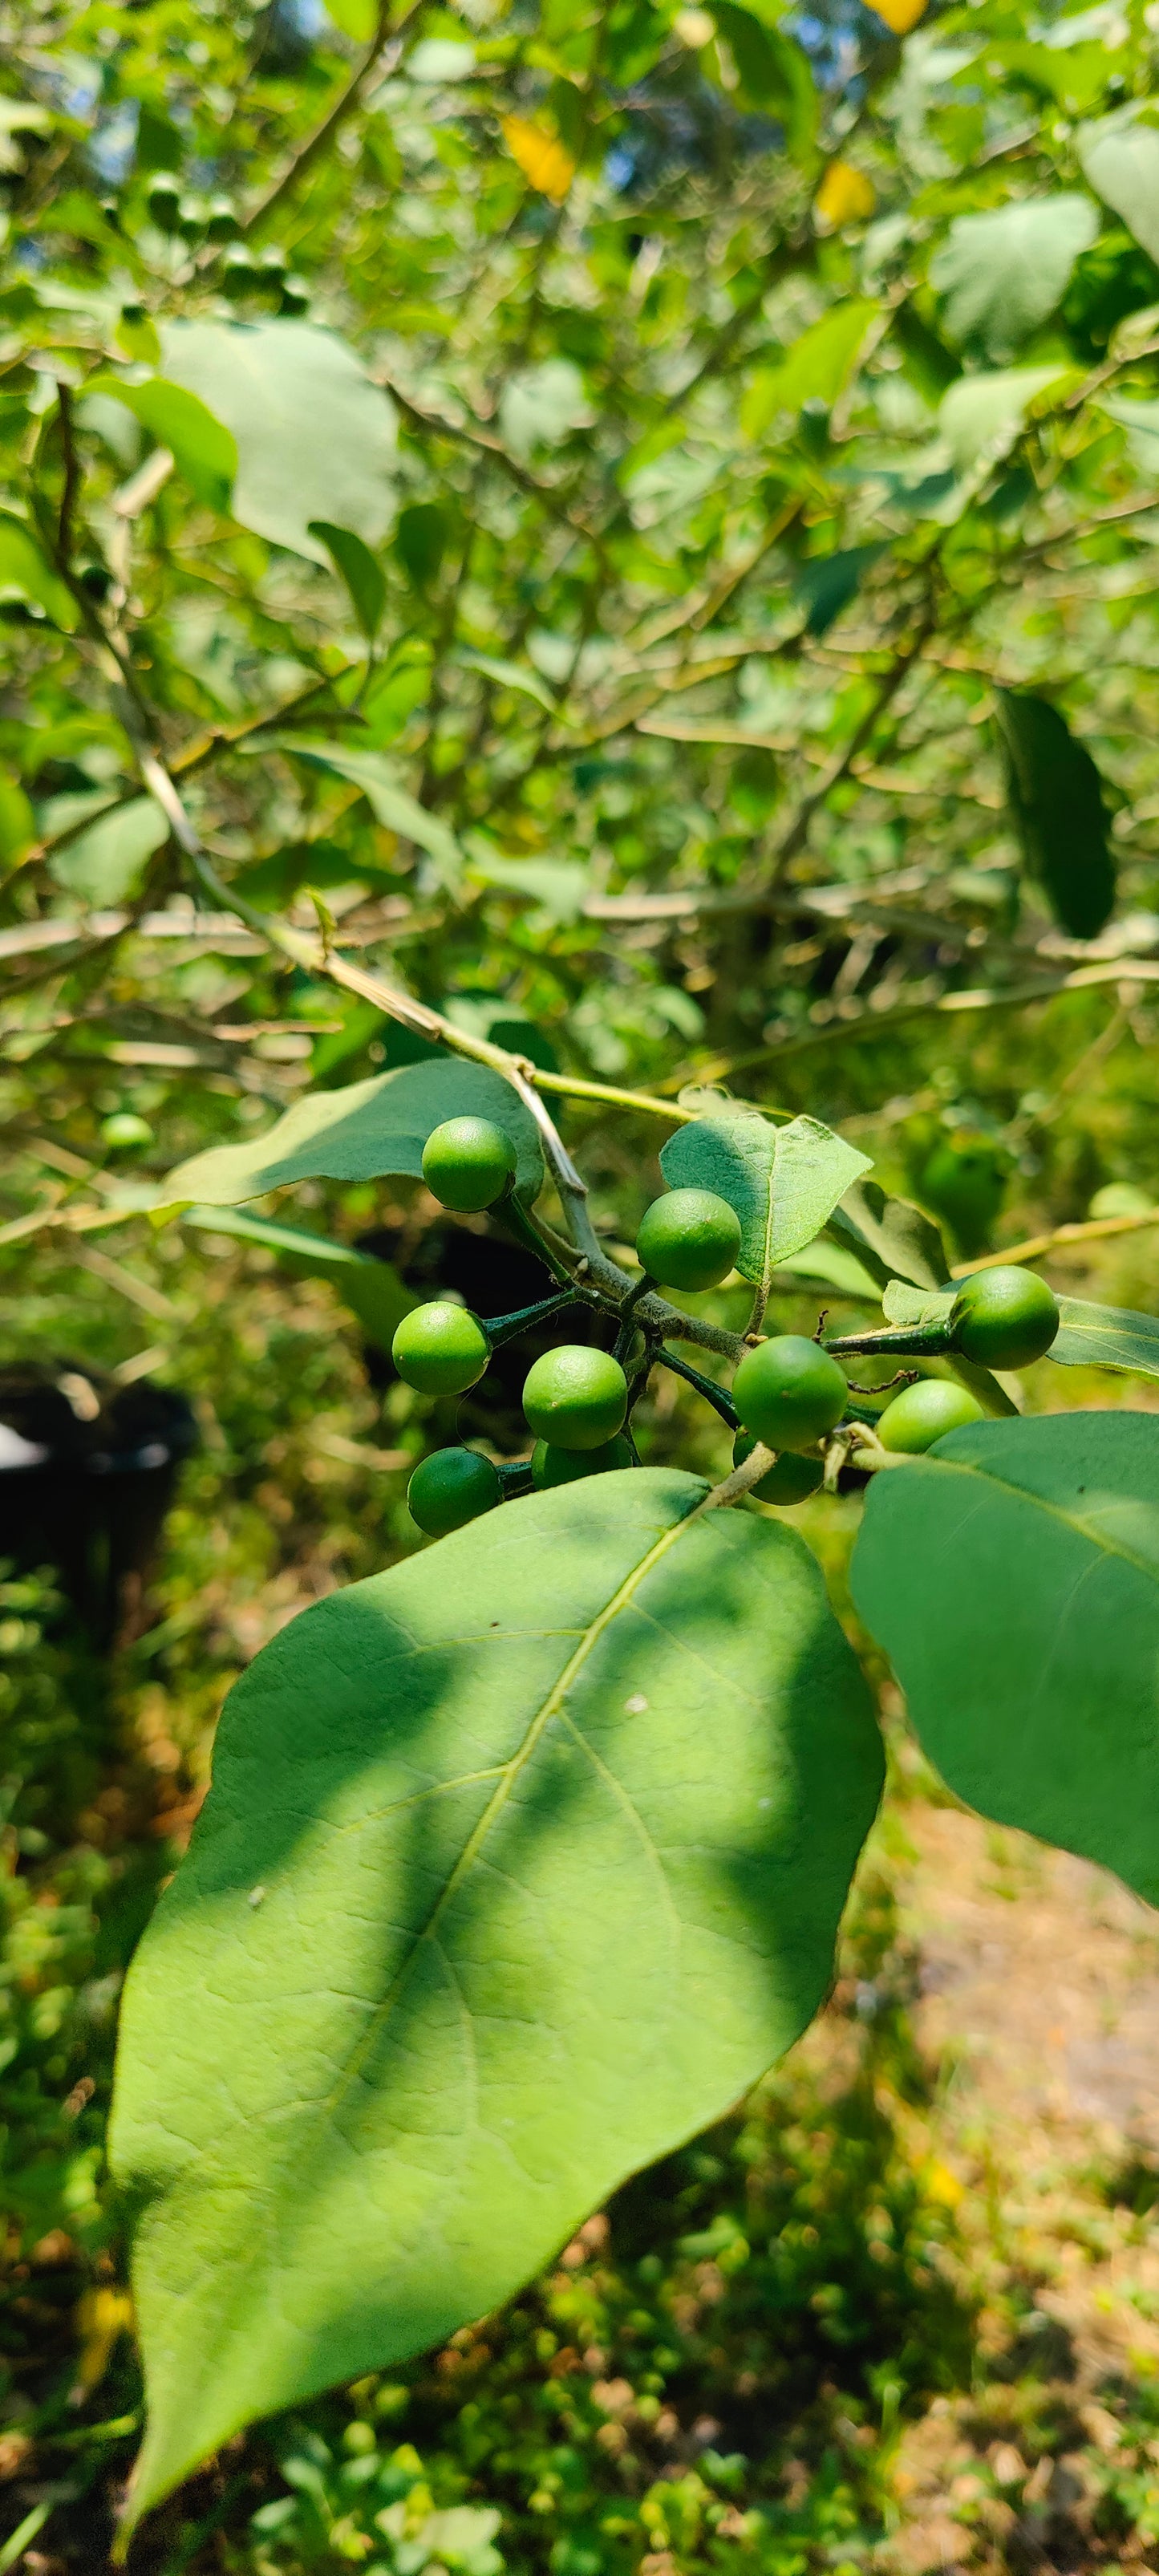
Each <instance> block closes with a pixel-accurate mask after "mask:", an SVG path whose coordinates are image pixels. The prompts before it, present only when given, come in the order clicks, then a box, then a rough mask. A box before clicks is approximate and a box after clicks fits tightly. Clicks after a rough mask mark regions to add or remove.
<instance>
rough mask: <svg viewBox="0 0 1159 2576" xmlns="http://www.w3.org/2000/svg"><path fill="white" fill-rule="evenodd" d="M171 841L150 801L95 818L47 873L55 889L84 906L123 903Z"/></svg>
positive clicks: (56, 857)
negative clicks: (65, 890)
mask: <svg viewBox="0 0 1159 2576" xmlns="http://www.w3.org/2000/svg"><path fill="white" fill-rule="evenodd" d="M168 838H169V825H168V822H167V821H166V818H165V816H164V814H163V813H162V811H161V808H160V806H159V805H155V804H154V802H153V799H152V797H151V796H135V797H133V798H132V799H131V800H130V802H129V803H128V804H127V805H117V806H114V808H113V810H112V811H111V812H110V813H108V814H98V815H97V817H96V819H95V821H94V822H92V823H90V824H88V826H87V828H86V829H85V830H84V831H83V832H78V833H77V834H76V836H75V838H74V839H73V840H71V841H66V842H65V844H64V847H63V848H62V849H59V850H55V851H54V852H53V855H52V857H51V859H50V860H49V868H50V871H51V873H52V875H53V876H54V877H55V879H56V882H57V884H58V885H62V886H67V887H68V889H69V892H70V894H78V895H81V896H82V897H83V899H84V901H85V902H86V903H92V904H110V903H123V902H124V899H125V897H126V895H130V894H135V892H136V890H137V887H138V886H139V884H140V882H141V878H142V876H143V874H144V871H145V863H146V861H147V860H148V859H151V858H152V856H153V852H154V850H159V849H160V847H161V844H162V842H163V841H167V840H168Z"/></svg>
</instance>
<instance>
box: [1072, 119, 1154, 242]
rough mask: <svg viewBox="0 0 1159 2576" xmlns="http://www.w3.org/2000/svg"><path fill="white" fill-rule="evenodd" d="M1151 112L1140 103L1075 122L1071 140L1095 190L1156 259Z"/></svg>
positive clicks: (1085, 173)
mask: <svg viewBox="0 0 1159 2576" xmlns="http://www.w3.org/2000/svg"><path fill="white" fill-rule="evenodd" d="M1153 113H1154V112H1153V110H1152V111H1151V112H1150V113H1148V111H1147V110H1146V109H1144V111H1143V113H1142V115H1141V114H1140V111H1139V108H1138V107H1137V106H1135V105H1132V106H1130V107H1125V108H1120V109H1118V110H1117V111H1116V113H1115V115H1114V116H1103V117H1100V118H1099V119H1098V121H1097V123H1096V124H1094V125H1080V127H1079V130H1078V133H1077V134H1076V136H1075V143H1076V146H1077V149H1078V156H1079V159H1080V161H1081V163H1082V166H1083V176H1084V178H1086V179H1088V180H1089V182H1090V185H1091V187H1092V188H1093V189H1094V191H1095V194H1096V196H1099V197H1101V198H1102V200H1103V203H1104V205H1106V206H1110V207H1112V208H1113V210H1114V212H1115V214H1117V215H1118V216H1120V218H1121V220H1122V221H1123V223H1125V225H1126V227H1127V230H1128V232H1131V233H1133V234H1134V236H1135V239H1136V241H1137V242H1141V243H1142V245H1143V248H1144V250H1145V251H1148V252H1149V253H1150V256H1151V258H1152V259H1153V260H1157V261H1159V126H1157V125H1156V124H1155V123H1154V121H1153Z"/></svg>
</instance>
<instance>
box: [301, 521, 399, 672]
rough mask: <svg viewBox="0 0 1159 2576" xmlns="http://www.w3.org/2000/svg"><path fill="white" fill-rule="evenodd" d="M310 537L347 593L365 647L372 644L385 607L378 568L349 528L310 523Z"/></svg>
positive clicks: (323, 522) (378, 565) (382, 584)
mask: <svg viewBox="0 0 1159 2576" xmlns="http://www.w3.org/2000/svg"><path fill="white" fill-rule="evenodd" d="M310 535H311V536H312V537H320V538H321V540H322V543H323V545H324V546H325V548H326V551H327V554H328V555H330V556H331V558H332V560H333V562H334V564H335V565H336V567H337V570H338V572H339V573H340V574H341V576H342V579H343V581H344V582H345V584H346V587H347V590H348V591H349V593H350V597H351V600H352V602H353V606H354V614H355V616H356V618H357V619H358V623H359V625H360V626H361V628H362V632H363V634H364V635H365V637H366V640H367V643H368V644H373V642H374V638H375V636H376V635H377V633H378V629H379V626H380V624H381V622H382V612H383V609H384V608H385V606H386V581H385V578H384V575H383V571H382V566H381V565H380V564H379V563H378V562H377V561H376V559H375V557H374V556H373V555H372V554H371V551H370V548H369V546H367V545H364V544H363V542H362V539H361V537H359V536H356V535H355V533H354V530H353V528H335V527H333V526H332V525H331V523H330V521H329V520H328V519H311V521H310Z"/></svg>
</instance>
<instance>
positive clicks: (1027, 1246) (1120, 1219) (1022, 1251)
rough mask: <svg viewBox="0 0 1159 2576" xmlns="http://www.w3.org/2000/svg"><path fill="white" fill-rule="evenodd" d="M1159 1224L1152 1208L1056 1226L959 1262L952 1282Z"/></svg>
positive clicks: (1157, 1209)
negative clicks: (1141, 1213) (1142, 1213)
mask: <svg viewBox="0 0 1159 2576" xmlns="http://www.w3.org/2000/svg"><path fill="white" fill-rule="evenodd" d="M1147 1225H1159V1208H1149V1209H1148V1211H1147V1213H1146V1215H1145V1216H1099V1217H1090V1218H1088V1219H1087V1220H1086V1221H1085V1222H1084V1223H1083V1224H1081V1225H1056V1226H1053V1227H1052V1228H1051V1231H1050V1233H1049V1234H1029V1235H1027V1237H1026V1240H1025V1242H1024V1243H1011V1244H1008V1245H1007V1246H1006V1248H1005V1250H1004V1251H1002V1252H986V1253H983V1254H982V1257H981V1259H980V1260H976V1261H956V1262H955V1263H954V1267H953V1269H952V1270H951V1272H950V1277H951V1279H967V1278H970V1277H972V1275H973V1273H974V1271H975V1270H993V1269H995V1268H996V1266H997V1265H998V1263H1000V1262H1006V1261H1041V1260H1042V1259H1043V1258H1044V1256H1045V1255H1046V1254H1047V1253H1048V1252H1055V1251H1059V1250H1061V1249H1062V1248H1063V1247H1064V1246H1065V1245H1067V1244H1071V1243H1079V1244H1082V1243H1103V1242H1106V1241H1107V1240H1108V1238H1109V1237H1110V1236H1112V1235H1116V1234H1138V1233H1139V1232H1140V1231H1141V1229H1142V1228H1143V1227H1144V1226H1147Z"/></svg>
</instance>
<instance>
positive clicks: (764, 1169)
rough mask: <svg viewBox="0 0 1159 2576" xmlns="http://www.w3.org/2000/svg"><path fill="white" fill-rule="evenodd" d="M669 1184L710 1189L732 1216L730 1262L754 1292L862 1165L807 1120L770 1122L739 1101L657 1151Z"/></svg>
mask: <svg viewBox="0 0 1159 2576" xmlns="http://www.w3.org/2000/svg"><path fill="white" fill-rule="evenodd" d="M660 1165H661V1169H662V1171H663V1174H664V1178H665V1180H666V1181H667V1183H668V1185H669V1188H670V1189H673V1190H677V1189H680V1190H683V1189H690V1188H691V1189H703V1190H711V1191H715V1192H716V1194H717V1195H718V1197H720V1198H722V1199H726V1200H727V1202H728V1204H729V1206H730V1207H731V1208H733V1209H735V1212H736V1214H737V1216H738V1217H739V1218H740V1225H741V1240H740V1249H739V1251H738V1253H737V1255H736V1263H737V1268H738V1269H739V1270H740V1271H742V1272H743V1274H744V1277H745V1278H746V1279H751V1280H752V1281H753V1282H754V1283H755V1285H756V1286H757V1287H758V1288H760V1289H761V1290H762V1291H764V1290H767V1288H768V1285H769V1282H770V1280H771V1278H772V1275H773V1272H774V1270H775V1269H776V1267H777V1264H778V1262H781V1261H783V1260H784V1259H785V1258H786V1256H787V1255H789V1254H791V1253H794V1252H800V1251H801V1250H802V1249H803V1247H804V1246H805V1244H807V1243H811V1242H812V1239H813V1237H814V1235H815V1234H819V1233H820V1231H821V1228H822V1226H823V1225H825V1224H826V1223H827V1222H828V1220H829V1218H830V1217H831V1216H832V1214H833V1210H834V1208H835V1207H836V1204H837V1201H838V1200H839V1199H840V1198H843V1197H844V1195H845V1193H846V1192H847V1191H848V1190H849V1189H850V1187H851V1186H852V1184H853V1182H854V1181H855V1180H856V1179H857V1177H858V1174H859V1173H861V1172H864V1171H867V1170H868V1168H869V1163H868V1157H867V1156H866V1155H864V1154H859V1153H858V1152H857V1149H856V1147H855V1146H851V1145H847V1144H846V1142H845V1140H844V1138H843V1137H841V1136H834V1135H832V1134H830V1132H829V1130H828V1128H826V1127H822V1126H821V1125H819V1123H818V1121H817V1120H816V1119H814V1118H794V1119H793V1120H792V1121H791V1123H790V1125H789V1126H787V1127H775V1126H774V1125H773V1124H772V1122H771V1120H769V1119H767V1118H755V1117H754V1116H753V1114H752V1112H751V1110H750V1111H746V1110H745V1109H744V1107H743V1105H741V1104H737V1105H736V1106H735V1107H732V1106H730V1105H729V1104H722V1107H721V1113H720V1114H719V1115H717V1116H715V1117H712V1118H698V1119H697V1120H695V1122H694V1123H693V1124H692V1125H691V1126H688V1127H680V1128H678V1129H677V1132H676V1134H675V1136H672V1137H670V1138H669V1140H668V1143H667V1144H666V1145H665V1146H664V1148H663V1151H662V1153H661V1156H660Z"/></svg>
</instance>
